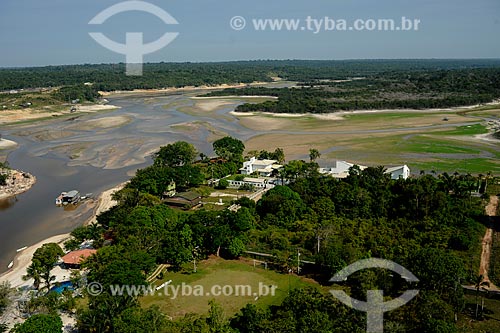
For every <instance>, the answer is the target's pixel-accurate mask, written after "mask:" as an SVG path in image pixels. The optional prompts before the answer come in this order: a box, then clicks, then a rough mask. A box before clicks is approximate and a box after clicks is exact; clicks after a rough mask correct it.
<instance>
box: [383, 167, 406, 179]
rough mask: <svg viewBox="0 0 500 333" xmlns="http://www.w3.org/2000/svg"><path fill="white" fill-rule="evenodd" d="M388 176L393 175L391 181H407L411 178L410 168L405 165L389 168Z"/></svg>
mask: <svg viewBox="0 0 500 333" xmlns="http://www.w3.org/2000/svg"><path fill="white" fill-rule="evenodd" d="M385 173H386V174H390V175H391V179H407V178H408V177H410V168H409V167H408V166H407V165H406V164H405V165H399V166H395V167H391V168H387V170H386V171H385Z"/></svg>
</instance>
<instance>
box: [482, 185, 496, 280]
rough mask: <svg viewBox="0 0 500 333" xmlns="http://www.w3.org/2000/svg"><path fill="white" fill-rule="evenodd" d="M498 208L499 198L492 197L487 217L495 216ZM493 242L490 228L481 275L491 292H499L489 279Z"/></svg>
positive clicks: (483, 252) (485, 237)
mask: <svg viewBox="0 0 500 333" xmlns="http://www.w3.org/2000/svg"><path fill="white" fill-rule="evenodd" d="M497 207H498V197H497V196H496V195H492V196H491V197H490V202H489V203H488V205H487V206H486V215H488V216H495V215H496V211H497ZM492 242H493V229H491V228H488V229H487V230H486V233H485V234H484V237H483V250H482V251H481V264H480V265H479V274H480V275H482V276H483V282H486V283H488V284H489V289H490V290H498V288H497V287H496V286H495V285H494V284H493V283H491V281H490V279H489V277H488V270H489V268H490V256H491V246H492Z"/></svg>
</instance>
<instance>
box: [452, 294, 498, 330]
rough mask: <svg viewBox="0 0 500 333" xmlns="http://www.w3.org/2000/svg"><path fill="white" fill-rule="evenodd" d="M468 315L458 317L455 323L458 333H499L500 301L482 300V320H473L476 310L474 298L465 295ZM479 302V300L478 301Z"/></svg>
mask: <svg viewBox="0 0 500 333" xmlns="http://www.w3.org/2000/svg"><path fill="white" fill-rule="evenodd" d="M465 299H466V309H467V311H466V312H468V315H464V314H462V315H460V316H459V320H458V323H457V327H458V332H460V333H496V332H500V300H495V299H488V298H485V299H484V307H485V311H484V312H485V316H484V318H483V320H478V321H476V320H473V317H474V311H475V308H476V305H475V304H476V303H475V296H473V295H466V297H465ZM479 302H481V299H479Z"/></svg>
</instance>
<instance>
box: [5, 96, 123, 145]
mask: <svg viewBox="0 0 500 333" xmlns="http://www.w3.org/2000/svg"><path fill="white" fill-rule="evenodd" d="M75 107H76V112H74V113H72V112H71V111H70V108H71V107H70V106H67V109H66V110H64V111H51V110H50V109H48V108H46V107H44V108H33V109H31V108H29V109H22V110H4V111H2V112H0V125H5V124H12V123H17V122H20V121H35V120H38V119H47V118H51V117H59V116H63V115H70V114H75V115H76V114H80V113H94V112H100V111H107V110H115V109H119V108H120V107H118V106H116V105H110V104H90V105H76V106H75ZM0 149H1V148H0Z"/></svg>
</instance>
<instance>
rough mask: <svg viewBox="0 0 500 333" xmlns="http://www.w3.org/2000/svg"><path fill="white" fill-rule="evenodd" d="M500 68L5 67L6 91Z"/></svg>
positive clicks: (493, 63) (334, 64) (438, 63)
mask: <svg viewBox="0 0 500 333" xmlns="http://www.w3.org/2000/svg"><path fill="white" fill-rule="evenodd" d="M493 67H496V68H498V67H500V61H499V60H345V61H305V60H283V61H274V60H268V61H240V62H221V63H157V64H151V63H148V64H144V75H143V76H140V77H132V76H126V75H125V74H124V73H125V64H101V65H68V66H48V67H35V68H3V69H0V91H6V90H10V89H23V88H37V87H60V86H68V85H78V84H83V83H85V82H90V83H93V84H94V85H95V87H96V89H97V90H102V91H112V90H132V89H148V88H164V87H183V86H200V85H218V84H224V83H226V84H229V83H240V82H242V83H250V82H254V81H264V82H266V81H271V77H281V78H283V79H285V80H290V81H298V82H310V81H314V82H316V81H317V80H322V79H325V80H340V79H349V78H353V77H365V76H374V75H378V74H381V73H391V72H392V73H396V74H397V73H401V72H421V71H437V70H457V69H472V68H493Z"/></svg>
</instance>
